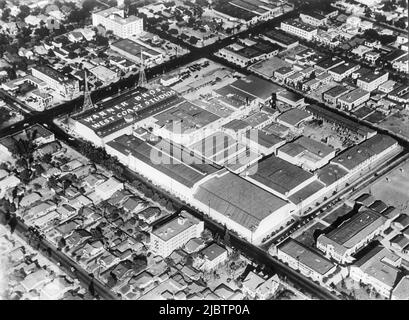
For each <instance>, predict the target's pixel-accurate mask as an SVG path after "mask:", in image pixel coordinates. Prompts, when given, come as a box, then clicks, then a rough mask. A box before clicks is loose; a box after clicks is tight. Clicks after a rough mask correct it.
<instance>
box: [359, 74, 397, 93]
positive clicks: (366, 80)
mask: <svg viewBox="0 0 409 320" xmlns="http://www.w3.org/2000/svg"><path fill="white" fill-rule="evenodd" d="M388 77H389V72H387V71H384V72H379V71H375V72H368V73H365V74H364V75H363V76H361V77H360V78H358V81H357V86H358V87H360V88H362V89H364V90H366V91H369V92H372V91H374V90H376V89H378V87H379V86H380V85H381V84H382V83H384V82H386V81H388Z"/></svg>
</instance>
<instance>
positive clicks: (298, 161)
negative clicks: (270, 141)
mask: <svg viewBox="0 0 409 320" xmlns="http://www.w3.org/2000/svg"><path fill="white" fill-rule="evenodd" d="M277 156H278V157H280V158H282V159H284V160H286V161H288V162H290V163H292V164H294V165H297V166H299V167H302V168H304V169H306V170H309V171H315V170H316V169H318V168H321V167H322V166H324V165H325V164H327V163H328V162H329V161H330V160H331V159H332V158H333V157H335V149H334V148H331V147H329V146H327V145H326V144H324V143H322V142H319V141H316V140H313V139H311V138H308V137H305V136H301V137H300V138H298V139H297V140H295V141H293V142H289V143H287V144H285V145H284V146H282V147H280V148H279V149H278V152H277Z"/></svg>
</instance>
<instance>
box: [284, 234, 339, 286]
mask: <svg viewBox="0 0 409 320" xmlns="http://www.w3.org/2000/svg"><path fill="white" fill-rule="evenodd" d="M277 258H278V259H280V260H281V261H284V262H286V263H288V265H289V266H290V267H291V268H293V269H296V270H299V271H300V272H301V273H302V274H303V275H305V276H307V277H309V278H311V279H313V280H315V281H319V282H323V280H324V278H326V277H329V276H330V275H331V274H332V273H333V272H334V271H335V270H336V265H335V264H334V263H332V262H331V261H330V260H328V259H327V258H325V257H324V256H322V255H321V254H320V253H319V252H316V251H315V250H313V249H310V248H308V247H306V246H304V245H303V244H301V243H300V242H298V241H297V240H294V239H292V238H289V239H288V240H286V241H285V242H284V243H282V244H280V245H279V246H278V247H277Z"/></svg>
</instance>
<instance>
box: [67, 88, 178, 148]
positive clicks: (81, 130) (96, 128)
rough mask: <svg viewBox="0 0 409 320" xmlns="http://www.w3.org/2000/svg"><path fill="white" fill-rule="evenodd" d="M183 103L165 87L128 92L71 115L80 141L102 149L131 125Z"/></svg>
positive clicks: (130, 127) (130, 128)
mask: <svg viewBox="0 0 409 320" xmlns="http://www.w3.org/2000/svg"><path fill="white" fill-rule="evenodd" d="M183 101H184V99H182V98H180V97H179V96H178V95H177V93H176V91H174V90H172V89H169V88H166V87H159V88H156V89H151V90H147V91H141V90H139V89H138V90H133V91H129V92H127V93H126V94H124V95H122V96H119V97H117V98H113V99H111V100H109V101H107V102H104V103H101V104H100V105H99V106H98V107H97V108H94V109H92V110H89V111H86V112H83V113H81V114H79V115H77V116H74V123H75V130H76V132H77V133H78V134H79V135H80V136H82V137H83V138H84V139H86V140H89V141H91V142H93V143H94V144H96V145H98V146H102V145H104V143H105V142H107V141H111V140H112V139H114V138H116V137H119V136H121V135H123V134H124V133H131V131H132V127H133V126H134V124H135V123H137V122H139V121H141V120H144V119H146V118H149V117H151V116H153V115H155V114H156V113H159V112H161V111H163V110H166V109H168V108H171V107H173V106H175V105H177V104H179V103H181V102H183Z"/></svg>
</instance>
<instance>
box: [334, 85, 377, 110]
mask: <svg viewBox="0 0 409 320" xmlns="http://www.w3.org/2000/svg"><path fill="white" fill-rule="evenodd" d="M370 96H371V94H370V93H369V92H368V91H365V90H363V89H361V88H357V89H355V90H353V91H351V92H347V93H345V94H343V95H342V96H341V97H339V98H338V99H337V106H338V107H339V108H340V109H343V110H352V109H353V108H355V107H357V106H359V105H360V104H362V103H364V102H365V101H368V100H369V97H370Z"/></svg>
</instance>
